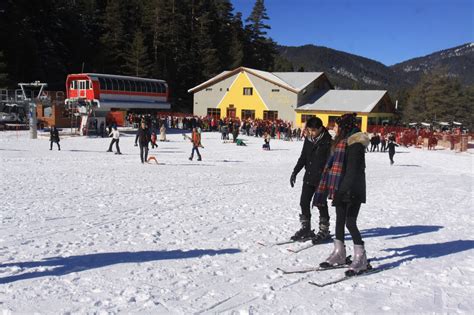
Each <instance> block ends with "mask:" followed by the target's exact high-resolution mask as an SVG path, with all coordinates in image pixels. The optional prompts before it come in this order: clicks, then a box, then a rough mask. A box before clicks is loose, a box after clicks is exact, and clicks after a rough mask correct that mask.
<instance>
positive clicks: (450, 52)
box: [390, 43, 474, 85]
mask: <svg viewBox="0 0 474 315" xmlns="http://www.w3.org/2000/svg"><path fill="white" fill-rule="evenodd" d="M390 68H391V69H392V70H393V71H395V72H396V73H397V74H399V75H400V76H401V77H402V78H403V79H404V81H405V82H407V83H409V84H410V85H413V84H416V83H417V82H418V81H419V79H420V77H421V76H422V75H423V74H425V73H429V72H430V71H433V70H434V69H436V68H442V69H444V70H445V71H447V73H448V74H449V75H451V76H453V77H457V78H458V79H459V80H460V81H461V83H463V84H466V85H471V84H474V43H467V44H464V45H461V46H457V47H454V48H450V49H446V50H441V51H438V52H435V53H432V54H430V55H427V56H424V57H419V58H414V59H410V60H407V61H404V62H401V63H398V64H396V65H393V66H391V67H390Z"/></svg>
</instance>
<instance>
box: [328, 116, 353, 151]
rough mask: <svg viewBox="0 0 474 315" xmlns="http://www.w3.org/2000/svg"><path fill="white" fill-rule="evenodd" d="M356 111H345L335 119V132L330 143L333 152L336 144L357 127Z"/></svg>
mask: <svg viewBox="0 0 474 315" xmlns="http://www.w3.org/2000/svg"><path fill="white" fill-rule="evenodd" d="M356 117H357V113H347V114H344V115H342V116H341V117H339V118H338V119H337V120H336V124H337V134H336V137H335V138H334V141H333V143H332V147H331V150H332V152H334V149H335V148H336V145H337V144H338V143H339V142H341V141H342V140H344V139H345V138H347V137H348V136H349V135H350V134H352V133H353V131H354V129H355V128H357V122H356Z"/></svg>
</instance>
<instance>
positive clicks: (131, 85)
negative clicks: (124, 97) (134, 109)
mask: <svg viewBox="0 0 474 315" xmlns="http://www.w3.org/2000/svg"><path fill="white" fill-rule="evenodd" d="M130 91H131V92H136V91H137V87H136V86H135V81H133V80H130Z"/></svg>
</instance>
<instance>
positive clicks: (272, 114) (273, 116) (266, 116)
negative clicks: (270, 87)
mask: <svg viewBox="0 0 474 315" xmlns="http://www.w3.org/2000/svg"><path fill="white" fill-rule="evenodd" d="M277 119H278V111H277V110H264V111H263V120H277Z"/></svg>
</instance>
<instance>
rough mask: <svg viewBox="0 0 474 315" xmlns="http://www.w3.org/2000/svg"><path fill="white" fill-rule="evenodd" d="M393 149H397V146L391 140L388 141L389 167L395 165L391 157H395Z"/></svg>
mask: <svg viewBox="0 0 474 315" xmlns="http://www.w3.org/2000/svg"><path fill="white" fill-rule="evenodd" d="M395 147H398V144H396V143H395V142H394V141H393V140H389V141H388V145H387V148H388V157H389V158H390V165H393V163H395V162H394V161H393V156H394V155H395Z"/></svg>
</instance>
